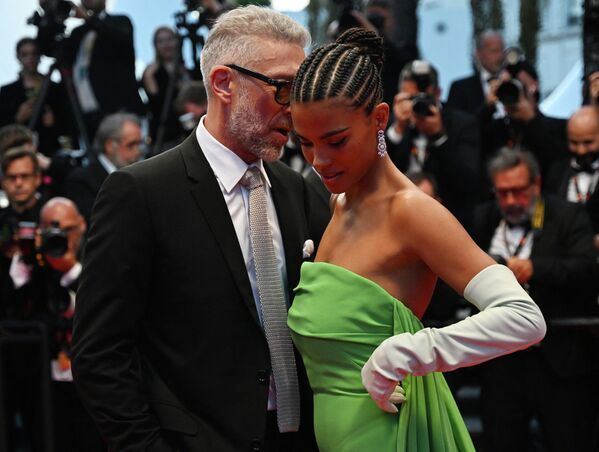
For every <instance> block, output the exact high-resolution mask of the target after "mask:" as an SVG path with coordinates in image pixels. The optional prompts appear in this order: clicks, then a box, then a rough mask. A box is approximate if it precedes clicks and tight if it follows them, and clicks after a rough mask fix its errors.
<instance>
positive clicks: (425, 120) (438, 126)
mask: <svg viewBox="0 0 599 452" xmlns="http://www.w3.org/2000/svg"><path fill="white" fill-rule="evenodd" d="M430 109H431V111H432V112H433V114H432V115H431V116H420V115H416V114H415V115H414V125H415V126H416V128H417V129H418V130H419V131H420V132H421V133H423V134H424V135H426V136H427V137H436V136H440V135H443V130H444V128H443V118H442V117H441V111H440V110H439V108H438V107H437V106H435V105H432V106H431V107H430Z"/></svg>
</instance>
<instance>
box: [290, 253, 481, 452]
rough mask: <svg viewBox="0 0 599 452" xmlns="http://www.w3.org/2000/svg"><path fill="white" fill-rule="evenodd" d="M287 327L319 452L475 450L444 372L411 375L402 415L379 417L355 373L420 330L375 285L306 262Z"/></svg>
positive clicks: (405, 383)
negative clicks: (379, 350) (310, 398)
mask: <svg viewBox="0 0 599 452" xmlns="http://www.w3.org/2000/svg"><path fill="white" fill-rule="evenodd" d="M288 324H289V327H290V328H291V334H292V338H293V341H294V342H295V345H296V346H297V348H298V349H299V351H300V352H301V355H302V358H303V360H304V364H305V366H306V370H307V372H308V378H309V380H310V385H311V386H312V390H313V392H314V425H315V430H316V438H317V441H318V446H319V448H320V451H321V452H368V451H373V452H375V451H376V452H426V451H431V452H450V451H451V452H453V451H456V452H464V451H474V446H473V445H472V441H471V439H470V435H469V434H468V431H467V429H466V426H465V424H464V421H463V420H462V417H461V415H460V412H459V411H458V408H457V406H456V404H455V401H454V400H453V397H452V395H451V392H450V390H449V388H448V386H447V383H446V382H445V379H444V378H443V375H442V374H441V373H437V372H435V373H431V374H429V375H426V376H420V377H416V376H413V375H409V376H408V377H407V378H406V379H405V380H404V381H403V382H402V386H403V387H404V389H405V391H406V397H407V402H404V403H403V404H402V405H401V407H400V412H399V414H390V413H386V412H384V411H382V410H381V409H380V408H379V407H378V406H377V405H376V404H375V403H374V402H373V401H372V399H371V398H370V396H369V395H368V393H367V392H366V390H365V389H364V387H363V386H362V378H361V375H360V371H361V369H362V366H363V365H364V364H365V363H366V361H367V360H368V358H369V357H370V355H371V354H372V352H373V351H374V349H375V348H376V347H377V346H378V345H379V344H380V343H381V342H382V341H383V340H384V339H386V338H388V337H390V336H392V335H396V334H399V333H403V332H410V333H414V332H416V331H418V330H420V329H421V328H422V324H421V323H420V321H419V320H418V318H416V317H415V316H414V314H412V312H411V311H410V310H409V309H408V308H406V307H405V306H404V305H403V304H402V303H401V302H400V301H398V300H397V299H395V298H393V297H392V296H391V295H389V294H388V293H387V292H386V291H385V290H384V289H383V288H382V287H380V286H379V285H377V284H376V283H374V282H372V281H370V280H368V279H366V278H363V277H362V276H359V275H357V274H355V273H353V272H351V271H349V270H346V269H345V268H342V267H339V266H336V265H331V264H327V263H323V262H316V263H311V262H306V263H304V264H303V266H302V271H301V280H300V284H299V286H298V287H297V288H296V295H295V299H294V302H293V306H292V307H291V309H290V311H289V320H288Z"/></svg>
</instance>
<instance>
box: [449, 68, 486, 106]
mask: <svg viewBox="0 0 599 452" xmlns="http://www.w3.org/2000/svg"><path fill="white" fill-rule="evenodd" d="M484 103H485V93H484V91H483V86H482V84H481V81H480V73H479V72H475V73H474V74H472V75H471V76H470V77H465V78H462V79H459V80H455V81H454V82H453V83H452V84H451V86H450V88H449V95H448V96H447V105H448V106H450V107H452V108H457V109H458V110H462V111H464V112H467V113H470V114H478V112H479V110H480V109H481V108H482V107H483V105H484Z"/></svg>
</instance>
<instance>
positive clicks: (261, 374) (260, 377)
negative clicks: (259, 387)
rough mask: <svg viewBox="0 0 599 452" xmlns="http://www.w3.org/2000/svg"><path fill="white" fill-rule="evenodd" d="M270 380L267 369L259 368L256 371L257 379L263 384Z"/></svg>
mask: <svg viewBox="0 0 599 452" xmlns="http://www.w3.org/2000/svg"><path fill="white" fill-rule="evenodd" d="M267 380H268V374H267V373H266V371H265V370H259V371H258V372H256V381H257V382H258V383H261V384H266V382H267Z"/></svg>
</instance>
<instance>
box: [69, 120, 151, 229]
mask: <svg viewBox="0 0 599 452" xmlns="http://www.w3.org/2000/svg"><path fill="white" fill-rule="evenodd" d="M143 144H144V141H143V136H142V133H141V121H140V119H139V118H138V117H137V116H135V115H132V114H130V113H113V114H111V115H108V116H107V117H105V118H104V119H103V120H102V122H101V123H100V127H98V133H97V134H96V137H95V139H94V145H93V148H92V151H93V155H92V156H91V157H90V159H89V162H88V164H87V165H86V166H81V167H79V168H75V169H74V170H73V171H72V172H71V173H70V174H69V175H68V177H67V179H66V181H65V184H64V192H65V195H66V197H67V198H69V199H71V200H73V202H74V203H75V204H76V205H77V208H78V209H79V212H81V215H83V217H84V218H85V220H86V221H87V222H88V223H89V220H90V217H91V214H92V207H93V205H94V201H95V200H96V195H97V194H98V191H99V190H100V187H101V186H102V183H103V182H104V180H105V179H106V178H107V177H108V175H109V174H111V173H113V172H114V171H116V170H117V169H120V168H124V167H125V166H127V165H130V164H131V163H135V162H137V161H138V160H139V159H140V158H141V157H142V154H143V152H142V146H143Z"/></svg>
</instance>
